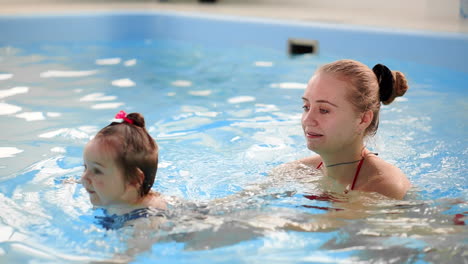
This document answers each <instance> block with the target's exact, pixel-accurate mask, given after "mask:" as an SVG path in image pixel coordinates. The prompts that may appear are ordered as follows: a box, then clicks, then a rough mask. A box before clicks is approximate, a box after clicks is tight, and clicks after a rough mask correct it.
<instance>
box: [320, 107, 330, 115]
mask: <svg viewBox="0 0 468 264" xmlns="http://www.w3.org/2000/svg"><path fill="white" fill-rule="evenodd" d="M319 111H320V113H321V114H328V113H330V111H328V110H326V109H323V108H320V109H319Z"/></svg>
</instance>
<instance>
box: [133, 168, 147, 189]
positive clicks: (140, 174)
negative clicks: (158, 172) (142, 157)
mask: <svg viewBox="0 0 468 264" xmlns="http://www.w3.org/2000/svg"><path fill="white" fill-rule="evenodd" d="M135 176H136V177H135V182H134V183H133V184H134V185H136V186H138V187H140V186H141V185H142V184H143V181H144V180H145V174H144V173H143V171H142V170H140V168H137V169H136V170H135Z"/></svg>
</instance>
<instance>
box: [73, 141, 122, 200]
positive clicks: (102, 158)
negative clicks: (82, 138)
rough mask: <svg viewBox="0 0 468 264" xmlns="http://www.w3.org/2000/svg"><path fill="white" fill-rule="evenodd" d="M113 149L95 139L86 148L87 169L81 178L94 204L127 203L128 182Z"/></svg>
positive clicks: (85, 160)
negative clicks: (118, 164)
mask: <svg viewBox="0 0 468 264" xmlns="http://www.w3.org/2000/svg"><path fill="white" fill-rule="evenodd" d="M112 149H113V148H111V147H109V146H104V144H103V143H101V142H100V141H99V140H95V139H93V140H91V141H90V142H89V143H88V144H87V145H86V147H85V149H84V153H83V160H84V167H85V170H84V172H83V175H82V177H81V178H82V184H83V186H84V187H85V188H86V191H87V192H88V193H89V197H90V200H91V203H92V204H93V205H98V206H107V205H111V204H121V203H126V194H127V191H128V184H126V183H125V180H124V175H123V172H122V169H121V168H120V167H118V166H117V164H116V162H115V160H114V155H113V153H112V152H111V150H112Z"/></svg>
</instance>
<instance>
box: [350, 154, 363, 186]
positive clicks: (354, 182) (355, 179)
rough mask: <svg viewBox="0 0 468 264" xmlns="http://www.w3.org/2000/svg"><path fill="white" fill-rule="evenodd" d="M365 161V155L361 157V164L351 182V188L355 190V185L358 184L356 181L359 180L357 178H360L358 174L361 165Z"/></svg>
mask: <svg viewBox="0 0 468 264" xmlns="http://www.w3.org/2000/svg"><path fill="white" fill-rule="evenodd" d="M363 162H364V157H363V158H362V159H361V161H359V164H358V166H357V169H356V174H355V175H354V179H353V184H351V190H353V189H354V185H356V181H357V178H358V175H359V171H361V166H362V163H363Z"/></svg>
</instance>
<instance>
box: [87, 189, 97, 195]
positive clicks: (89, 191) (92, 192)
mask: <svg viewBox="0 0 468 264" xmlns="http://www.w3.org/2000/svg"><path fill="white" fill-rule="evenodd" d="M86 191H87V192H88V193H89V194H95V193H96V192H95V191H91V190H88V189H86Z"/></svg>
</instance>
